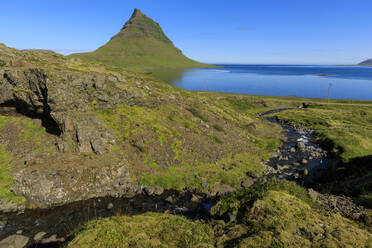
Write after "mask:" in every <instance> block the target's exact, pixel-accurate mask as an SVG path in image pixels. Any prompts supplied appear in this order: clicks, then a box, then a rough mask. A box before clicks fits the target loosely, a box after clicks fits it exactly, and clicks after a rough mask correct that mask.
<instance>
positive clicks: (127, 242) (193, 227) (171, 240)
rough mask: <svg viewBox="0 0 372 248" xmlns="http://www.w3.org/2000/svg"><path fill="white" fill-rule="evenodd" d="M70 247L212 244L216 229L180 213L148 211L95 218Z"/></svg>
mask: <svg viewBox="0 0 372 248" xmlns="http://www.w3.org/2000/svg"><path fill="white" fill-rule="evenodd" d="M67 247H69V248H75V247H76V248H77V247H79V248H84V247H86V248H94V247H97V248H98V247H107V248H127V247H128V248H129V247H130V248H136V247H138V248H146V247H149V248H150V247H179V248H188V247H189V248H194V247H195V248H198V247H199V248H207V247H213V230H212V228H211V227H209V226H208V225H206V224H200V223H196V222H192V221H189V220H187V219H186V218H184V217H181V216H174V215H169V214H157V213H146V214H143V215H137V216H133V217H125V216H115V217H110V218H107V219H102V220H97V221H92V222H90V223H88V224H87V225H86V226H84V227H83V228H82V229H81V230H80V231H79V233H78V234H77V236H76V237H75V238H74V239H73V240H72V241H71V242H70V243H69V244H68V246H67Z"/></svg>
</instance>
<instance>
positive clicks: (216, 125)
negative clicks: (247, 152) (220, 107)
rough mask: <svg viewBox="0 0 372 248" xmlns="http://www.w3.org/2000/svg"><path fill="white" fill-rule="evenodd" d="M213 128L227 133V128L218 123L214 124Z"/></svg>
mask: <svg viewBox="0 0 372 248" xmlns="http://www.w3.org/2000/svg"><path fill="white" fill-rule="evenodd" d="M213 128H214V129H216V130H217V131H219V132H222V133H226V132H225V130H224V129H223V128H222V127H220V126H219V125H218V124H214V125H213Z"/></svg>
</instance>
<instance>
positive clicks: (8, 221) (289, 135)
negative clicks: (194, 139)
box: [0, 109, 360, 247]
mask: <svg viewBox="0 0 372 248" xmlns="http://www.w3.org/2000/svg"><path fill="white" fill-rule="evenodd" d="M284 110H287V109H279V110H273V111H269V112H266V113H262V114H259V116H261V117H262V118H265V119H267V120H268V121H270V122H275V123H278V124H279V125H281V126H282V128H283V130H284V131H285V137H286V139H285V140H283V144H282V146H281V148H280V149H278V150H277V151H276V152H275V153H273V154H272V158H271V159H270V160H269V161H267V162H266V163H265V165H264V166H265V174H264V176H263V177H261V178H257V177H256V175H247V178H249V179H250V182H251V183H250V184H248V185H242V187H249V186H250V185H251V184H252V183H254V182H260V181H265V180H269V179H270V178H274V177H276V178H280V179H288V180H296V181H297V182H299V183H300V184H306V185H315V184H316V176H315V175H316V171H317V170H318V169H320V168H323V167H324V166H325V165H326V164H327V161H328V160H329V157H328V154H327V152H326V151H325V150H323V149H321V148H320V147H319V146H318V145H316V144H315V143H312V142H311V139H312V138H313V137H314V135H315V134H314V132H313V131H312V130H307V129H304V128H301V127H293V126H290V125H288V124H285V123H281V122H279V121H278V120H277V119H276V118H275V117H270V116H268V115H270V114H273V113H276V112H280V111H284ZM225 193H226V192H225ZM309 193H310V195H311V196H312V198H313V199H314V200H318V201H319V200H321V201H322V203H323V204H325V205H329V206H330V208H333V209H334V210H337V211H338V212H341V213H342V214H343V215H346V216H348V217H352V218H354V217H355V215H356V214H358V213H359V212H360V208H359V207H358V206H357V205H355V204H353V203H352V201H351V200H350V199H349V198H346V197H345V198H342V197H341V198H340V197H335V196H326V195H322V194H319V193H317V192H316V191H312V190H311V191H309ZM221 194H222V192H220V193H217V194H200V193H197V192H190V191H187V190H183V191H175V190H164V189H162V188H160V187H141V186H138V189H137V190H136V194H135V195H134V196H133V197H121V196H117V197H101V198H92V199H89V200H84V201H77V202H73V203H69V204H66V205H62V206H57V207H52V208H47V209H24V210H20V211H17V212H11V213H0V240H1V241H0V247H10V245H13V247H60V246H61V244H63V243H64V242H65V241H66V239H68V237H69V235H71V232H72V231H73V230H75V229H76V228H77V227H79V226H81V225H83V224H84V223H86V222H88V221H90V220H93V219H97V218H103V217H109V216H113V215H135V214H141V213H144V212H148V211H151V212H163V213H173V214H182V215H185V216H187V217H188V218H190V219H201V218H206V217H209V210H210V208H211V207H212V206H213V205H214V203H215V202H216V201H217V200H218V198H219V196H220V195H221ZM337 208H339V209H337Z"/></svg>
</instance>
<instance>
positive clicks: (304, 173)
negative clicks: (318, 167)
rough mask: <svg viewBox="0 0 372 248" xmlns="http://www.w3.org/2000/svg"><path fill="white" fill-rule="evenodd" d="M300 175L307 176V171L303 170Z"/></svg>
mask: <svg viewBox="0 0 372 248" xmlns="http://www.w3.org/2000/svg"><path fill="white" fill-rule="evenodd" d="M302 174H303V175H304V176H307V175H309V170H308V169H306V168H305V169H304V170H303V171H302Z"/></svg>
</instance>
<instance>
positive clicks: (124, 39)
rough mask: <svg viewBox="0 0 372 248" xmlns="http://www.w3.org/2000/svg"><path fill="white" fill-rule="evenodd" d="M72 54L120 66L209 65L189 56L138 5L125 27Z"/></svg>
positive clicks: (173, 66)
mask: <svg viewBox="0 0 372 248" xmlns="http://www.w3.org/2000/svg"><path fill="white" fill-rule="evenodd" d="M71 57H76V58H81V59H85V60H88V61H98V62H102V63H104V64H106V65H111V66H117V67H134V68H148V67H171V68H175V67H208V66H209V65H206V64H202V63H198V62H196V61H193V60H191V59H189V58H187V57H185V56H184V55H183V54H182V52H181V50H179V49H178V48H176V47H175V46H174V44H173V43H172V41H171V40H170V39H169V38H168V37H167V36H166V35H165V34H164V32H163V30H162V29H161V27H160V26H159V24H158V23H156V22H154V21H153V20H152V19H150V18H149V17H147V16H146V15H144V14H143V13H142V12H141V11H140V10H138V9H135V10H134V12H133V14H132V17H131V18H130V19H129V20H128V21H127V23H126V24H125V25H124V27H123V28H122V30H121V31H120V32H119V33H118V34H116V35H115V36H114V37H112V38H111V40H110V41H109V42H108V43H106V44H105V45H104V46H102V47H100V48H98V49H97V50H95V51H94V52H91V53H80V54H73V55H71Z"/></svg>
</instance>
